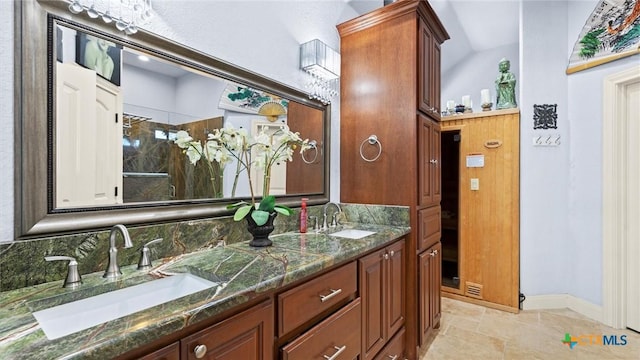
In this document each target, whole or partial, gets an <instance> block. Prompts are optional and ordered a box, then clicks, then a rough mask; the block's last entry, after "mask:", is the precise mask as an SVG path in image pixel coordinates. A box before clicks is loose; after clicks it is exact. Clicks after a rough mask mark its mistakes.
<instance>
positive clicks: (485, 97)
mask: <svg viewBox="0 0 640 360" xmlns="http://www.w3.org/2000/svg"><path fill="white" fill-rule="evenodd" d="M480 99H481V103H482V104H488V103H490V102H491V93H489V89H482V90H480Z"/></svg>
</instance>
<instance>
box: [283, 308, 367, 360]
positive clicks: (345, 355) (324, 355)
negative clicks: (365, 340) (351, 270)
mask: <svg viewBox="0 0 640 360" xmlns="http://www.w3.org/2000/svg"><path fill="white" fill-rule="evenodd" d="M360 316H361V310H360V298H358V299H356V300H354V301H352V302H351V303H349V304H348V305H347V306H345V307H343V308H342V309H340V310H338V311H337V312H336V313H335V314H333V315H331V316H330V317H328V318H327V319H325V320H324V321H322V322H321V323H319V324H318V325H316V326H314V327H313V328H311V329H310V330H309V331H307V332H306V333H304V334H302V335H300V336H299V337H297V338H296V339H295V340H294V341H292V342H291V343H289V344H287V345H286V346H285V347H283V348H282V359H283V360H298V359H300V360H309V359H329V358H332V359H336V360H338V359H356V358H358V355H359V354H360V319H361V317H360Z"/></svg>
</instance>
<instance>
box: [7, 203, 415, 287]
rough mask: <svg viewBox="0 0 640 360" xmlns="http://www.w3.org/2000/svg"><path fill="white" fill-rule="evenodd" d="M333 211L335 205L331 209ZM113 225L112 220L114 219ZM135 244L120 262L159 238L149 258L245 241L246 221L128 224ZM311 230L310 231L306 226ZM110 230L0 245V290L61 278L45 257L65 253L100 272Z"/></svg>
mask: <svg viewBox="0 0 640 360" xmlns="http://www.w3.org/2000/svg"><path fill="white" fill-rule="evenodd" d="M340 206H341V207H342V211H343V214H342V216H341V217H340V222H341V223H368V224H379V225H391V226H403V225H407V224H408V223H409V212H408V210H407V209H405V208H404V207H397V206H382V205H361V204H340ZM322 208H323V206H322V205H319V206H310V207H309V208H308V215H314V216H318V219H319V220H318V221H319V222H322ZM294 210H295V213H294V214H293V215H291V216H288V217H287V216H278V217H277V219H276V221H275V226H276V228H275V230H274V232H273V234H279V233H284V232H289V231H297V230H298V228H299V209H294ZM329 211H330V212H331V213H333V211H335V208H334V207H331V208H330V209H329ZM114 225H115V224H114ZM128 230H129V234H130V235H131V240H132V241H133V247H131V248H128V249H125V248H123V244H124V241H123V240H122V239H120V236H119V235H118V239H117V241H116V245H117V247H118V263H119V265H120V266H126V265H133V264H137V262H138V260H139V258H140V248H141V247H142V246H143V245H144V244H145V243H147V242H149V241H151V240H154V239H157V238H163V239H164V240H163V241H162V242H160V243H157V244H154V245H153V246H152V247H150V249H151V259H152V261H153V260H156V259H160V258H167V257H172V256H178V255H183V254H187V253H191V252H194V251H197V250H201V249H206V248H210V247H215V246H216V245H220V244H221V243H224V244H233V243H237V242H241V241H245V240H249V237H250V235H249V233H248V232H247V230H246V221H239V222H236V221H233V218H232V217H231V216H226V217H217V218H210V219H198V220H189V221H180V222H174V223H166V224H154V225H141V226H131V227H128ZM309 231H313V230H312V229H309ZM108 249H109V230H102V231H96V232H84V233H80V234H73V235H61V236H52V237H45V238H38V239H30V240H24V241H16V242H12V243H5V244H0V292H2V291H9V290H14V289H19V288H23V287H28V286H33V285H37V284H42V283H46V282H50V281H56V280H62V279H64V277H65V276H66V273H67V264H66V262H64V261H55V262H47V261H45V259H44V257H45V256H49V255H64V256H72V257H75V258H76V259H77V261H78V271H79V273H80V274H81V275H82V274H88V273H93V272H97V271H103V270H104V269H106V267H107V261H108Z"/></svg>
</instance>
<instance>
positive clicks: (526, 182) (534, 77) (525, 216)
mask: <svg viewBox="0 0 640 360" xmlns="http://www.w3.org/2000/svg"><path fill="white" fill-rule="evenodd" d="M567 18H568V9H567V3H566V2H558V1H525V2H523V4H522V16H521V46H522V47H521V51H522V52H521V57H520V60H521V66H520V77H521V79H520V94H521V100H520V116H521V120H520V121H521V122H520V123H521V130H520V134H521V138H520V140H521V144H520V164H521V165H520V189H521V190H520V191H521V194H520V252H521V260H520V267H521V268H520V279H521V283H520V286H521V292H523V293H524V294H525V295H526V296H533V295H543V294H563V293H567V291H568V286H569V284H570V283H571V278H570V276H568V273H569V271H570V269H571V261H572V259H574V258H575V255H574V254H573V241H572V239H571V237H570V234H569V227H568V224H569V214H568V201H569V192H568V191H567V189H568V185H569V148H570V142H571V140H572V139H571V138H570V137H569V115H568V114H569V108H568V103H567V77H566V75H565V69H566V66H567V59H568V55H567V30H568V29H567ZM541 19H544V21H541ZM534 104H557V105H558V129H557V130H553V131H551V130H533V105H534ZM547 133H559V134H561V139H562V144H561V145H560V146H558V147H534V146H532V141H533V140H532V139H533V137H534V136H535V137H537V136H540V135H542V134H547Z"/></svg>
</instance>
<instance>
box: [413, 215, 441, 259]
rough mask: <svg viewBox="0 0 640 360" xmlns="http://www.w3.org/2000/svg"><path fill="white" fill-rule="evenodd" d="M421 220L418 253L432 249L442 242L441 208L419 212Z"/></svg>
mask: <svg viewBox="0 0 640 360" xmlns="http://www.w3.org/2000/svg"><path fill="white" fill-rule="evenodd" d="M418 217H419V219H420V237H419V238H418V251H419V252H420V251H422V250H425V249H428V248H429V247H431V245H433V244H435V243H437V242H438V241H440V234H441V232H442V230H441V225H440V224H441V221H442V219H441V218H440V206H433V207H430V208H427V209H423V210H420V211H418Z"/></svg>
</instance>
